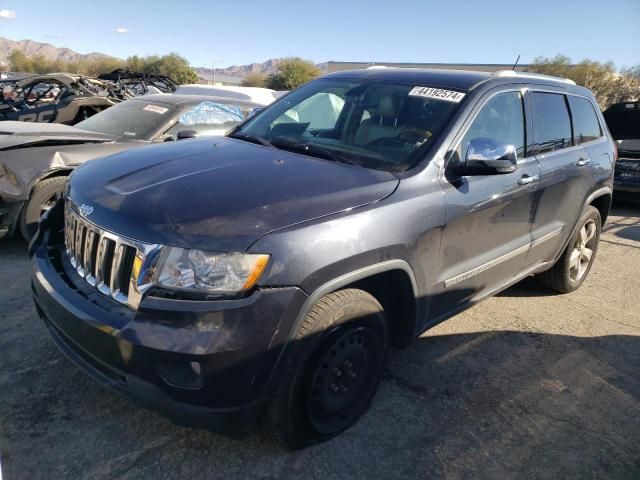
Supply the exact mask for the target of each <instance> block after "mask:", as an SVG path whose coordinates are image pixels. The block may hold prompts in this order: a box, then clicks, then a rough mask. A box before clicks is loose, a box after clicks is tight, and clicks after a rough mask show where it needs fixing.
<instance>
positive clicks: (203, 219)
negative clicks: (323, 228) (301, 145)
mask: <svg viewBox="0 0 640 480" xmlns="http://www.w3.org/2000/svg"><path fill="white" fill-rule="evenodd" d="M397 184H398V179H397V177H395V176H394V175H393V174H391V173H388V172H381V171H376V170H369V169H365V168H361V167H356V166H351V165H344V164H340V163H336V162H332V161H328V160H322V159H317V158H312V157H307V156H305V155H300V154H296V153H291V152H286V151H282V150H277V149H275V148H269V147H264V146H261V145H255V144H250V143H247V142H243V141H240V140H234V139H230V138H207V139H198V140H186V141H181V142H172V143H165V144H161V145H155V146H150V147H145V148H142V149H139V150H136V151H129V152H123V153H120V154H117V155H113V156H111V157H109V158H105V159H99V160H96V161H94V162H90V163H89V164H85V165H83V166H81V167H79V168H78V169H77V170H76V171H75V172H74V173H73V175H72V176H71V179H70V181H69V189H68V198H69V200H70V203H71V204H72V206H73V208H77V207H78V206H80V205H82V204H87V205H90V206H91V207H93V211H92V213H91V215H90V216H89V217H88V220H89V221H91V222H93V223H95V224H96V225H99V226H100V227H101V228H104V229H106V230H110V231H112V232H115V233H118V234H120V235H123V236H126V237H129V238H133V239H136V240H140V241H143V242H148V243H158V244H163V245H173V246H180V247H186V248H201V249H206V250H215V251H244V250H246V249H247V248H249V246H250V245H251V244H252V243H253V242H255V241H256V240H257V239H259V238H260V237H262V236H263V235H266V234H268V233H269V232H272V231H274V230H279V229H282V228H285V227H288V226H291V225H295V224H297V223H300V222H305V221H308V220H312V219H316V218H319V217H323V216H326V215H330V214H333V213H337V212H341V211H344V210H347V209H351V208H355V207H359V206H364V205H367V204H369V203H372V202H375V201H377V200H380V199H382V198H384V197H386V196H388V195H390V194H391V193H392V192H393V191H394V190H395V188H396V186H397Z"/></svg>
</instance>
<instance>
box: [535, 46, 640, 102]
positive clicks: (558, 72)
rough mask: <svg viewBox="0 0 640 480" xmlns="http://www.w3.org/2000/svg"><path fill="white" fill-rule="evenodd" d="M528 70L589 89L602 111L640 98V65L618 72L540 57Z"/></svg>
mask: <svg viewBox="0 0 640 480" xmlns="http://www.w3.org/2000/svg"><path fill="white" fill-rule="evenodd" d="M529 70H530V71H532V72H535V73H544V74H545V75H554V76H556V77H563V78H569V79H571V80H573V81H574V82H576V83H577V84H578V85H582V86H583V87H587V88H588V89H590V90H591V91H592V92H593V94H594V95H595V97H596V100H597V101H598V104H599V105H600V108H602V109H603V110H605V109H606V108H607V107H609V106H610V105H611V104H613V103H618V102H624V101H627V100H636V99H638V98H640V65H638V66H636V67H633V68H627V69H622V70H620V71H619V72H618V71H616V68H615V65H614V64H613V63H611V62H607V63H600V62H596V61H593V60H583V61H581V62H580V63H576V64H572V63H571V59H570V58H569V57H567V56H564V55H558V56H556V57H554V58H544V57H537V58H536V59H534V61H533V63H532V64H531V66H530V67H529Z"/></svg>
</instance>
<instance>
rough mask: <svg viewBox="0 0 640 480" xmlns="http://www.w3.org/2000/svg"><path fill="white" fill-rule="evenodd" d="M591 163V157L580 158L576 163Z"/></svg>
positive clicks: (579, 164)
mask: <svg viewBox="0 0 640 480" xmlns="http://www.w3.org/2000/svg"><path fill="white" fill-rule="evenodd" d="M589 163H591V159H590V158H581V159H580V160H578V161H577V162H576V165H577V166H579V167H584V166H585V165H587V164H589Z"/></svg>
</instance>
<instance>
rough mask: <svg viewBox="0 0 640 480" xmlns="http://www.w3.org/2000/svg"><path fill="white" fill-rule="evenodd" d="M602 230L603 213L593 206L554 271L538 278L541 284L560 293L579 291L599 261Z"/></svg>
mask: <svg viewBox="0 0 640 480" xmlns="http://www.w3.org/2000/svg"><path fill="white" fill-rule="evenodd" d="M601 230H602V219H601V217H600V212H599V211H598V209H597V208H595V207H593V206H591V205H589V206H588V207H587V208H585V210H584V212H583V213H582V216H581V217H580V221H579V222H578V230H577V231H576V232H575V233H574V235H573V237H572V238H571V240H570V241H569V244H568V245H567V248H566V249H565V251H564V252H563V253H562V256H561V257H560V258H559V259H558V261H557V262H556V263H555V265H554V266H553V267H551V269H550V270H547V271H546V272H542V273H541V274H540V275H538V279H539V280H540V282H541V283H543V284H544V285H545V286H547V287H549V288H551V289H553V290H556V291H558V292H560V293H570V292H573V291H574V290H576V289H578V288H579V287H580V285H582V283H583V282H584V281H585V279H586V278H587V275H588V274H589V271H590V270H591V266H592V265H593V261H594V260H595V258H596V252H597V250H598V244H599V242H600V232H601Z"/></svg>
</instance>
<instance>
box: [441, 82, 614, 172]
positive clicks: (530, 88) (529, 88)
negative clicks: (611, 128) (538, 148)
mask: <svg viewBox="0 0 640 480" xmlns="http://www.w3.org/2000/svg"><path fill="white" fill-rule="evenodd" d="M514 78H516V77H514ZM519 85H520V86H519V87H510V88H504V89H501V88H500V87H496V88H497V89H496V90H495V91H493V92H491V93H490V94H489V95H488V96H487V97H486V98H484V99H483V100H481V102H480V103H478V105H477V108H476V107H472V108H476V110H475V111H474V112H473V114H472V115H471V116H470V117H469V119H468V120H467V122H468V123H467V124H466V125H465V126H464V127H463V128H461V129H460V131H459V132H458V134H457V135H456V136H455V140H454V141H453V142H452V143H451V146H450V147H449V148H447V150H446V152H445V155H444V158H443V161H442V162H441V163H440V165H439V168H440V172H439V177H440V179H441V180H444V181H446V180H447V179H446V176H445V172H446V167H447V164H448V163H449V161H450V157H449V156H448V155H447V154H448V153H449V152H453V151H455V150H456V149H457V148H458V147H460V144H461V143H462V139H463V138H464V137H465V135H466V134H467V132H468V131H469V129H470V128H471V125H472V124H473V122H474V121H475V119H476V117H477V116H478V114H479V113H480V111H481V110H482V109H483V108H484V106H485V105H486V104H487V103H488V102H489V101H490V100H491V99H492V98H493V97H495V96H496V95H500V94H501V93H508V92H520V94H521V95H522V100H523V114H524V117H525V141H526V142H527V144H528V143H529V140H530V139H529V135H530V134H531V133H533V131H532V132H529V131H528V130H529V126H530V125H529V121H531V122H533V118H528V117H527V107H526V104H525V102H526V101H527V99H526V95H527V94H529V93H532V92H541V93H555V94H556V95H572V96H574V97H578V98H584V99H585V100H587V101H589V103H591V106H592V107H593V109H594V111H595V114H596V118H597V119H598V123H599V124H600V133H601V137H600V138H598V139H596V140H591V141H590V142H585V143H582V144H579V145H571V146H570V147H565V148H563V149H560V150H556V151H554V152H547V153H541V154H537V155H528V156H526V157H524V158H522V159H520V158H519V159H518V165H522V164H526V163H529V162H531V161H533V160H535V159H538V158H547V156H548V155H553V154H555V153H559V152H566V151H571V150H572V149H578V148H582V147H584V146H592V145H596V144H597V143H600V142H603V143H604V142H606V141H608V138H607V135H606V134H605V129H604V128H603V125H602V119H601V118H600V115H599V114H598V112H599V108H598V106H597V105H595V104H594V102H593V100H592V99H591V98H590V97H588V96H585V95H580V94H579V93H574V92H567V91H566V90H564V88H563V86H561V85H558V87H557V89H556V90H554V89H551V88H544V87H537V86H536V85H535V84H526V83H522V84H519ZM567 112H568V113H569V116H570V118H572V117H571V106H570V105H568V106H567ZM532 125H533V123H531V126H532ZM571 135H572V136H573V135H574V132H573V125H572V126H571ZM573 140H574V139H573V138H572V141H573ZM526 147H527V149H528V147H529V145H526ZM527 153H529V152H527Z"/></svg>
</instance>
